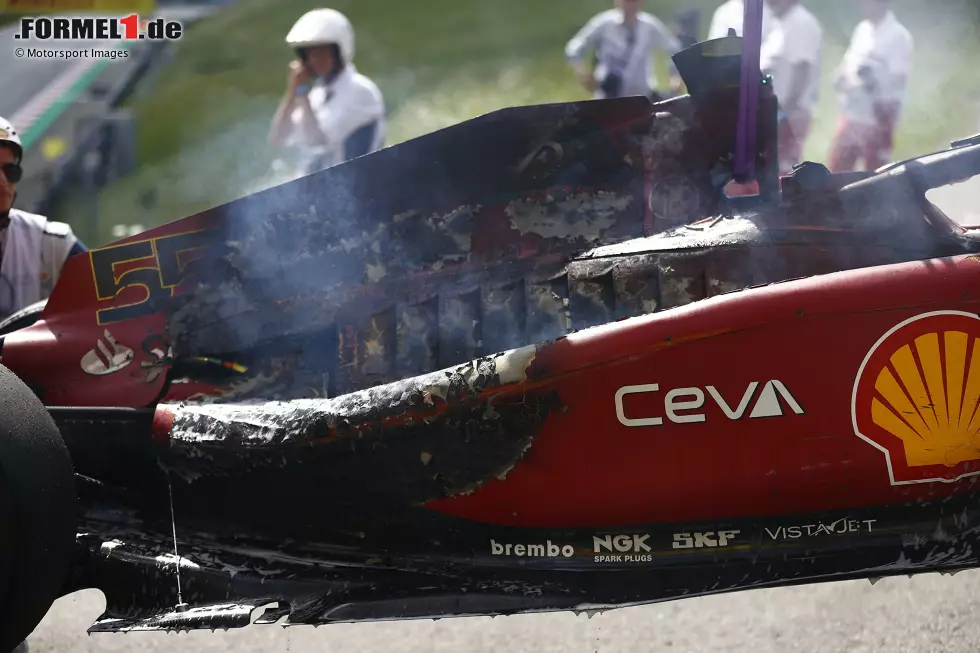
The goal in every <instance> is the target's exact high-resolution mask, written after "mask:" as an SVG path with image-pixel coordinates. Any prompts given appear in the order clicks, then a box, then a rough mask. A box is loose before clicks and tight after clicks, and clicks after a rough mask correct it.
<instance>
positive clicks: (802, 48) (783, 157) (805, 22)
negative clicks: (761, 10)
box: [760, 0, 823, 175]
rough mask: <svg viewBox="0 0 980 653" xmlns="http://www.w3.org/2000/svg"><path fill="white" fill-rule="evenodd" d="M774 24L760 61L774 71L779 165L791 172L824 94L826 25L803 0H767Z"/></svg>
mask: <svg viewBox="0 0 980 653" xmlns="http://www.w3.org/2000/svg"><path fill="white" fill-rule="evenodd" d="M766 1H767V2H768V3H769V7H770V9H772V14H773V25H772V29H771V30H770V32H769V34H768V35H766V37H765V38H764V39H763V41H762V53H761V57H760V66H761V68H762V71H763V72H764V73H766V74H770V75H772V78H773V89H774V90H775V92H776V97H777V98H778V100H779V136H778V139H779V143H778V147H779V169H780V173H781V174H784V175H785V174H789V173H790V172H792V170H793V166H795V165H797V164H799V163H800V162H801V160H802V157H803V148H804V146H805V144H806V139H807V136H808V135H809V133H810V124H811V122H812V120H813V112H814V110H815V109H816V107H817V100H818V99H819V97H820V60H821V56H822V52H823V27H821V25H820V22H819V21H818V20H817V19H816V17H814V15H813V14H812V13H810V12H809V11H808V10H807V8H806V7H804V6H803V4H802V3H801V2H800V1H799V0H766Z"/></svg>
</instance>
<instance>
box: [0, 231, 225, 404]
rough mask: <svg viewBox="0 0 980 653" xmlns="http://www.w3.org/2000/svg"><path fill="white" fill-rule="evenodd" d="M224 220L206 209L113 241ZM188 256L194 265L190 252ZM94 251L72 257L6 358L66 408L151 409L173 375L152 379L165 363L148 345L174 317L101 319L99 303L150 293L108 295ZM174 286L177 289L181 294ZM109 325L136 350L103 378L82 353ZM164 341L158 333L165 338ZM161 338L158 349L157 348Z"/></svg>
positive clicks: (190, 389) (138, 263) (8, 344)
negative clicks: (99, 282)
mask: <svg viewBox="0 0 980 653" xmlns="http://www.w3.org/2000/svg"><path fill="white" fill-rule="evenodd" d="M218 219H220V214H219V213H217V212H209V213H202V214H198V215H196V216H191V217H189V218H185V219H183V220H179V221H177V222H172V223H170V224H166V225H163V226H161V227H158V228H156V229H151V230H150V231H147V232H144V233H142V234H139V235H137V236H132V237H129V238H126V239H123V240H120V241H118V242H116V243H113V244H112V246H113V247H115V246H119V245H124V244H128V243H134V242H139V241H148V240H152V239H156V238H160V237H162V236H167V235H173V234H179V233H185V232H189V231H195V230H198V229H206V228H212V227H213V226H214V224H215V223H216V221H217V220H218ZM180 262H181V263H182V264H186V258H185V257H182V258H181V260H180ZM155 265H156V263H155V261H154V259H153V258H146V259H139V260H133V261H128V262H125V263H121V264H117V265H116V266H115V269H114V272H115V273H116V274H117V275H120V274H122V273H123V272H125V271H126V270H129V269H135V268H141V267H142V268H147V267H149V268H152V267H155ZM92 270H93V268H92V261H91V253H86V254H80V255H78V256H74V257H72V258H71V259H70V260H69V261H68V262H67V263H66V264H65V267H64V270H63V271H62V274H61V279H60V281H59V282H58V284H57V285H56V286H55V289H54V292H53V293H52V294H51V297H50V298H49V300H48V303H47V306H46V307H45V309H44V312H43V313H42V314H41V319H40V320H38V322H36V323H35V324H33V325H31V326H30V327H27V328H25V329H21V330H19V331H15V332H14V333H11V334H9V335H7V336H5V338H4V342H3V364H4V365H6V366H7V367H8V368H10V369H11V370H13V371H14V372H16V373H17V375H18V376H20V378H22V379H23V380H24V381H26V382H27V383H29V384H36V385H38V386H41V387H43V388H44V389H45V395H44V402H45V404H47V405H56V406H57V405H61V406H125V407H134V408H135V407H143V406H149V405H152V404H153V403H154V402H155V401H157V400H158V399H159V396H160V393H161V392H162V391H163V387H164V383H165V374H160V375H158V376H157V377H156V378H155V379H154V380H153V381H150V382H147V381H146V378H147V370H146V368H145V367H143V365H144V363H146V364H151V363H155V362H157V361H158V358H157V356H156V355H155V354H153V353H150V352H148V351H144V350H143V347H142V345H143V343H144V341H145V340H147V338H148V337H150V336H155V335H156V336H162V334H164V333H165V326H166V320H165V318H164V316H163V314H162V313H156V314H153V315H148V316H145V317H140V318H136V319H129V320H125V321H121V322H115V323H110V324H104V325H100V324H99V323H98V319H97V313H96V310H97V309H104V308H112V307H117V306H125V305H128V304H131V303H133V302H134V301H140V300H142V299H145V298H146V291H145V290H142V289H141V288H134V287H129V288H126V289H124V290H123V291H122V292H120V293H119V294H118V295H117V296H116V297H114V298H107V299H104V300H100V298H99V296H98V293H97V292H96V287H95V280H94V277H93V271H92ZM180 292H181V289H180V288H174V289H173V291H172V293H173V294H174V295H177V294H180ZM106 330H108V331H109V332H110V333H111V334H112V337H113V338H115V340H116V341H117V342H118V343H120V344H121V345H125V346H126V347H129V348H130V349H132V350H133V354H134V356H133V360H132V362H131V363H129V364H128V365H127V366H126V367H125V368H124V369H122V370H120V371H118V372H116V373H113V374H106V375H103V376H94V375H91V374H88V373H86V372H85V371H84V370H83V369H82V367H81V359H82V357H83V356H84V355H85V354H86V352H88V351H89V350H91V349H93V348H94V347H96V343H97V342H98V341H99V340H100V339H104V335H105V331H106ZM157 340H158V339H157ZM158 346H159V342H154V344H153V345H152V347H149V348H150V349H152V348H157V347H158ZM175 388H176V396H177V397H178V399H179V398H184V397H186V396H188V395H190V394H197V393H201V392H208V393H212V394H213V393H214V392H216V391H217V389H216V388H213V387H212V386H205V385H201V384H195V385H193V386H189V385H188V386H175Z"/></svg>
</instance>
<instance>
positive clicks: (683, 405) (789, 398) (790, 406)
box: [615, 379, 804, 427]
mask: <svg viewBox="0 0 980 653" xmlns="http://www.w3.org/2000/svg"><path fill="white" fill-rule="evenodd" d="M759 385H760V382H759V381H753V382H752V383H749V385H748V387H746V388H745V391H744V392H742V394H741V396H736V397H728V398H727V399H726V398H725V397H724V396H722V394H721V392H719V391H718V389H717V388H716V387H715V386H713V385H708V386H705V387H704V390H702V389H701V388H698V387H690V388H675V389H673V390H668V391H667V392H666V393H664V394H662V395H661V394H660V384H658V383H649V384H646V385H628V386H624V387H622V388H620V389H619V390H617V391H616V399H615V402H616V417H617V418H618V419H619V423H620V424H622V425H623V426H629V427H640V426H662V425H663V423H664V416H665V417H666V418H667V419H668V420H670V421H671V422H673V423H674V424H694V423H698V422H704V421H706V420H707V416H706V414H705V412H704V411H702V410H701V409H702V408H704V407H705V403H706V402H707V398H706V396H705V391H707V397H710V398H711V403H713V404H715V405H716V406H718V408H720V409H721V412H722V413H723V414H724V415H725V417H727V418H728V419H730V420H732V421H736V420H740V419H742V418H743V417H744V416H745V414H746V413H748V415H749V419H759V418H761V417H783V416H784V415H785V414H786V413H787V411H792V412H794V413H796V414H797V415H803V414H804V413H803V407H802V406H800V403H799V402H798V401H797V400H796V398H795V397H794V396H793V394H792V393H791V392H790V391H789V389H788V388H787V387H786V384H785V383H783V382H782V381H779V380H775V379H774V380H772V381H767V382H766V383H765V385H763V387H762V390H761V391H760V392H759V393H758V395H757V394H756V390H758V388H759ZM628 395H642V398H639V399H638V400H637V401H635V402H633V409H632V413H633V414H632V416H630V417H627V415H626V407H625V404H624V402H625V399H626V397H627V396H628ZM750 408H751V410H750ZM695 411H696V412H695Z"/></svg>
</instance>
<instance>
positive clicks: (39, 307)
mask: <svg viewBox="0 0 980 653" xmlns="http://www.w3.org/2000/svg"><path fill="white" fill-rule="evenodd" d="M47 305H48V300H46V299H42V300H41V301H39V302H35V303H33V304H31V305H29V306H25V307H24V308H22V309H20V310H19V311H17V312H16V313H14V314H12V315H9V316H7V318H5V319H4V320H3V321H0V336H3V335H6V334H8V333H12V332H14V331H17V330H19V329H24V328H26V327H29V326H31V325H32V324H34V323H35V322H37V321H38V319H40V317H41V312H42V311H44V307H45V306H47Z"/></svg>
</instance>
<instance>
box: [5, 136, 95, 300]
mask: <svg viewBox="0 0 980 653" xmlns="http://www.w3.org/2000/svg"><path fill="white" fill-rule="evenodd" d="M23 156H24V147H23V143H22V142H21V138H20V134H18V133H17V130H16V129H15V128H14V126H13V125H12V124H10V122H9V121H7V120H6V119H4V118H0V319H3V318H5V317H7V316H9V315H11V314H13V313H15V312H17V311H19V310H20V309H22V308H24V307H26V306H29V305H31V304H34V303H36V302H39V301H41V300H42V299H47V298H48V296H50V295H51V291H52V290H53V289H54V285H55V283H57V281H58V277H59V276H60V275H61V269H62V267H63V266H64V264H65V262H66V261H67V260H68V259H69V258H70V257H72V256H74V255H75V254H81V253H83V252H87V251H88V248H87V247H86V246H85V245H84V243H82V242H81V241H80V240H79V239H78V238H77V237H76V236H75V234H74V233H73V232H72V229H71V227H70V226H69V225H67V224H65V223H64V222H54V221H53V220H48V219H47V218H46V217H44V216H42V215H37V214H35V213H28V212H27V211H21V210H20V209H15V208H14V200H15V199H16V198H17V183H18V182H19V181H20V179H21V177H22V176H23V168H22V167H21V161H22V159H23Z"/></svg>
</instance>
